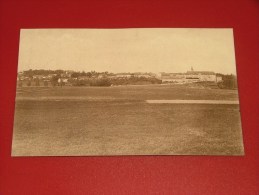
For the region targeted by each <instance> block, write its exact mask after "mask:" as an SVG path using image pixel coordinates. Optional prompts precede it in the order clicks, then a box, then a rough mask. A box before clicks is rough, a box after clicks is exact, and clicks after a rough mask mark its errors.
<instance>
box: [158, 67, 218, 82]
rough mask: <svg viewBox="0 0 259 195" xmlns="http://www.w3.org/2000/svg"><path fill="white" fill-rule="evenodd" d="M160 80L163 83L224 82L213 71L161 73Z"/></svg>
mask: <svg viewBox="0 0 259 195" xmlns="http://www.w3.org/2000/svg"><path fill="white" fill-rule="evenodd" d="M158 78H159V79H161V80H162V82H163V83H166V82H172V83H193V82H202V81H210V82H220V81H222V77H221V76H217V75H216V73H215V72H212V71H194V70H191V71H187V72H186V73H164V72H162V73H159V74H158Z"/></svg>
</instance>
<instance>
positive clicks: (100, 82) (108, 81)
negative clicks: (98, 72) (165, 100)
mask: <svg viewBox="0 0 259 195" xmlns="http://www.w3.org/2000/svg"><path fill="white" fill-rule="evenodd" d="M70 82H71V83H72V85H73V86H111V85H148V84H161V83H162V80H159V79H157V78H145V77H129V78H98V79H97V78H96V79H86V80H71V81H70Z"/></svg>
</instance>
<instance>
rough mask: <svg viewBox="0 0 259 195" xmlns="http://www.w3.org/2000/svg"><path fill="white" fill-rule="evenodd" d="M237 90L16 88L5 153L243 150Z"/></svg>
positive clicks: (213, 152)
mask: <svg viewBox="0 0 259 195" xmlns="http://www.w3.org/2000/svg"><path fill="white" fill-rule="evenodd" d="M178 99H179V100H237V99H238V93H237V90H224V89H209V88H202V87H191V86H183V85H146V86H144V85H143V86H137V85H136V86H112V87H62V88H61V87H23V88H17V95H16V111H15V120H14V135H13V146H12V155H13V156H81V155H82V156H99V155H101V156H102V155H243V154H244V150H243V142H242V130H241V120H240V111H239V105H220V104H219V105H210V104H202V105H199V104H149V103H147V102H146V100H178Z"/></svg>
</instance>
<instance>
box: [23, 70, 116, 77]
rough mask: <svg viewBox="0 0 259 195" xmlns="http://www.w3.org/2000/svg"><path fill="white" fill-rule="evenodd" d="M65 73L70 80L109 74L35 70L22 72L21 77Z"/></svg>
mask: <svg viewBox="0 0 259 195" xmlns="http://www.w3.org/2000/svg"><path fill="white" fill-rule="evenodd" d="M67 72H70V73H71V77H72V78H78V77H80V76H87V77H89V78H91V77H98V76H99V75H108V74H111V73H109V72H107V71H106V72H96V71H89V72H85V71H70V70H61V69H59V70H44V69H38V70H37V69H36V70H32V69H30V70H25V71H23V76H26V77H30V78H32V77H33V76H35V75H42V76H48V75H53V74H55V75H57V76H60V75H61V74H66V73H67Z"/></svg>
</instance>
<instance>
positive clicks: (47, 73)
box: [23, 69, 65, 77]
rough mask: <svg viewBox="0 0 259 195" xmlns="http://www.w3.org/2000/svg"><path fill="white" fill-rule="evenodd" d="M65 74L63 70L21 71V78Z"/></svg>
mask: <svg viewBox="0 0 259 195" xmlns="http://www.w3.org/2000/svg"><path fill="white" fill-rule="evenodd" d="M63 73H65V71H64V70H44V69H39V70H32V69H30V70H25V71H23V76H27V77H33V76H34V75H43V76H48V75H50V74H63Z"/></svg>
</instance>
